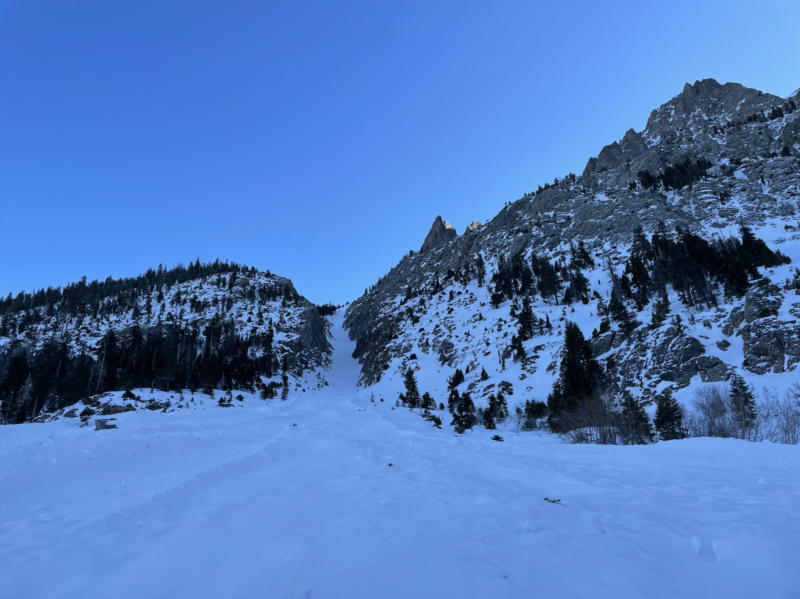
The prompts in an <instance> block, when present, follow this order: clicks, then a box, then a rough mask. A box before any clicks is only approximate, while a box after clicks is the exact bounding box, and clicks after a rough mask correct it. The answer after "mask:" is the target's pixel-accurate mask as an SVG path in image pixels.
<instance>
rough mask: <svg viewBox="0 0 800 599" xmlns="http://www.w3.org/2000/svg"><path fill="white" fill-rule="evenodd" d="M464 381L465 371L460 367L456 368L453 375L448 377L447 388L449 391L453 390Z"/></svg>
mask: <svg viewBox="0 0 800 599" xmlns="http://www.w3.org/2000/svg"><path fill="white" fill-rule="evenodd" d="M463 382H464V373H463V372H462V371H461V369H460V368H456V371H455V372H454V373H453V376H451V377H450V378H449V379H447V389H448V390H449V391H452V390H453V389H455V388H456V387H458V386H459V385H460V384H461V383H463Z"/></svg>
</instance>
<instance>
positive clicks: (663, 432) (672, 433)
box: [653, 387, 686, 441]
mask: <svg viewBox="0 0 800 599" xmlns="http://www.w3.org/2000/svg"><path fill="white" fill-rule="evenodd" d="M653 424H654V425H655V428H656V430H657V431H658V437H659V438H660V439H661V440H662V441H673V440H675V439H683V438H684V437H685V436H686V433H685V432H684V430H683V410H682V409H681V406H680V404H679V403H678V401H677V400H676V399H675V398H674V397H673V396H672V388H671V387H667V388H666V389H664V390H663V391H662V392H661V393H659V394H658V395H657V396H656V417H655V418H654V419H653Z"/></svg>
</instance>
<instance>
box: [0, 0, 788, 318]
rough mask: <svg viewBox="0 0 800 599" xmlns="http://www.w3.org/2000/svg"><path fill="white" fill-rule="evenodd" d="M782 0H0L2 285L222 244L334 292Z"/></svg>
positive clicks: (656, 94) (738, 55) (750, 34)
mask: <svg viewBox="0 0 800 599" xmlns="http://www.w3.org/2000/svg"><path fill="white" fill-rule="evenodd" d="M798 31H800V2H797V1H796V0H792V1H786V2H765V3H752V2H735V1H725V2H702V1H700V2H698V1H697V0H695V1H692V2H563V1H562V2H552V3H543V2H501V1H497V0H495V1H492V2H482V3H476V2H431V1H426V2H412V1H408V0H404V1H402V2H377V1H369V2H302V1H297V0H295V1H291V2H290V1H287V2H236V1H227V2H213V3H212V2H198V1H192V2H170V1H162V2H147V1H142V0H137V1H136V2H130V1H127V0H122V1H118V0H114V1H108V0H102V1H97V2H88V1H82V0H75V1H74V2H64V1H63V0H58V1H39V2H37V1H34V0H25V1H22V0H19V1H16V0H0V208H1V209H2V210H1V211H0V215H1V216H0V218H1V219H2V222H0V293H2V294H4V295H5V294H7V293H8V292H9V291H11V292H14V293H16V292H17V291H19V290H20V289H24V290H27V291H30V290H33V289H35V288H41V287H46V286H48V285H52V286H57V285H64V284H66V283H69V282H71V281H76V280H78V279H79V278H80V277H81V276H83V275H86V276H88V277H89V279H90V280H91V279H94V278H101V279H102V278H105V277H107V276H109V275H112V276H115V277H120V276H131V275H135V274H138V273H140V272H143V271H144V270H146V269H147V268H148V267H151V266H153V267H155V266H157V265H158V264H159V263H163V264H165V265H167V266H174V265H175V264H176V263H177V262H179V261H181V262H184V263H187V262H188V261H189V260H193V259H194V258H195V257H197V256H199V257H200V258H201V260H203V261H209V260H214V259H215V258H217V257H219V258H221V259H226V258H227V259H230V260H236V261H239V262H245V263H247V264H248V265H254V266H257V267H258V268H261V269H267V268H269V269H271V270H272V271H273V272H276V273H278V274H281V275H283V276H287V277H289V278H291V279H292V280H293V281H294V282H295V285H296V286H297V288H298V290H299V291H300V293H302V294H304V295H306V296H307V297H308V298H309V299H311V300H312V301H315V302H317V303H322V302H326V301H334V302H337V303H338V302H344V301H345V300H352V299H354V298H355V297H357V296H358V295H359V294H360V293H361V292H362V291H363V290H364V288H365V287H366V286H368V285H370V284H372V283H374V282H375V280H376V279H377V278H378V277H379V276H381V275H382V274H384V273H385V272H386V271H388V270H389V268H391V266H393V265H394V264H395V263H396V262H397V261H398V260H399V259H400V258H401V257H402V255H403V254H404V253H406V252H408V250H410V249H419V246H420V244H421V243H422V240H423V238H424V236H425V234H426V233H427V230H428V228H429V227H430V224H431V222H432V221H433V219H434V217H435V216H436V215H437V214H441V215H442V216H443V217H444V218H445V219H447V220H449V221H450V222H451V223H453V225H454V226H455V227H456V228H457V229H458V231H459V232H462V231H463V229H464V227H465V226H466V225H467V224H469V223H470V222H471V221H473V220H481V221H485V220H487V219H489V218H491V217H492V216H494V215H495V214H496V213H497V211H498V210H499V209H500V208H501V207H502V206H503V204H504V203H505V202H506V201H509V200H514V199H517V198H518V197H520V196H521V195H522V193H523V192H526V191H530V190H532V189H535V188H536V186H537V185H538V184H540V183H543V182H545V181H552V179H553V178H554V177H556V176H558V177H561V176H563V175H565V174H567V173H568V172H570V171H572V172H575V173H580V172H581V171H582V170H583V167H584V166H585V164H586V160H587V159H588V158H589V157H590V156H592V155H596V154H597V152H598V151H599V150H600V149H601V148H602V146H604V145H605V144H607V143H610V142H612V141H614V140H616V139H619V138H620V137H621V136H622V135H623V134H624V132H625V131H626V130H627V129H628V128H630V127H633V128H635V129H637V130H641V129H642V128H643V127H644V124H645V122H646V120H647V117H648V115H649V114H650V111H651V110H652V109H654V108H656V107H657V106H658V105H660V104H662V103H663V102H665V101H667V100H668V99H670V98H671V97H673V96H675V95H676V94H677V93H679V92H680V91H681V89H682V88H683V85H684V83H685V82H687V81H689V82H694V81H695V80H697V79H702V78H706V77H713V78H715V79H717V80H718V81H720V82H725V81H736V82H739V83H742V84H744V85H747V86H750V87H755V88H758V89H761V90H763V91H767V92H771V93H774V94H778V95H781V96H785V95H788V94H789V93H790V92H791V91H793V90H794V89H795V88H797V87H798V86H800V68H799V67H798V64H799V63H798V59H797V58H798Z"/></svg>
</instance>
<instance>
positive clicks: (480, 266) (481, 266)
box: [475, 252, 486, 287]
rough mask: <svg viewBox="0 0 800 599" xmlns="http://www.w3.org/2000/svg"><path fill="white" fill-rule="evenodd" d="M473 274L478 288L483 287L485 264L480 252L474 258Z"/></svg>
mask: <svg viewBox="0 0 800 599" xmlns="http://www.w3.org/2000/svg"><path fill="white" fill-rule="evenodd" d="M475 272H476V275H477V278H478V287H483V283H484V281H485V280H486V264H485V263H484V261H483V256H481V254H480V252H478V256H477V257H476V258H475Z"/></svg>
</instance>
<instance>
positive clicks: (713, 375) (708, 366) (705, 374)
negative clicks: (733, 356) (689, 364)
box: [695, 356, 731, 383]
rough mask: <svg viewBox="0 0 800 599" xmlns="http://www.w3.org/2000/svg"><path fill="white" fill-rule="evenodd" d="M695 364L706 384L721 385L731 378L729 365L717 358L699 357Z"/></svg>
mask: <svg viewBox="0 0 800 599" xmlns="http://www.w3.org/2000/svg"><path fill="white" fill-rule="evenodd" d="M695 363H696V364H697V371H698V372H699V373H700V378H701V379H702V381H703V382H704V383H719V382H721V381H727V380H730V378H731V373H730V368H728V365H727V364H725V362H723V361H722V360H720V359H719V358H718V357H716V356H699V357H698V358H697V359H696V360H695Z"/></svg>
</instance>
